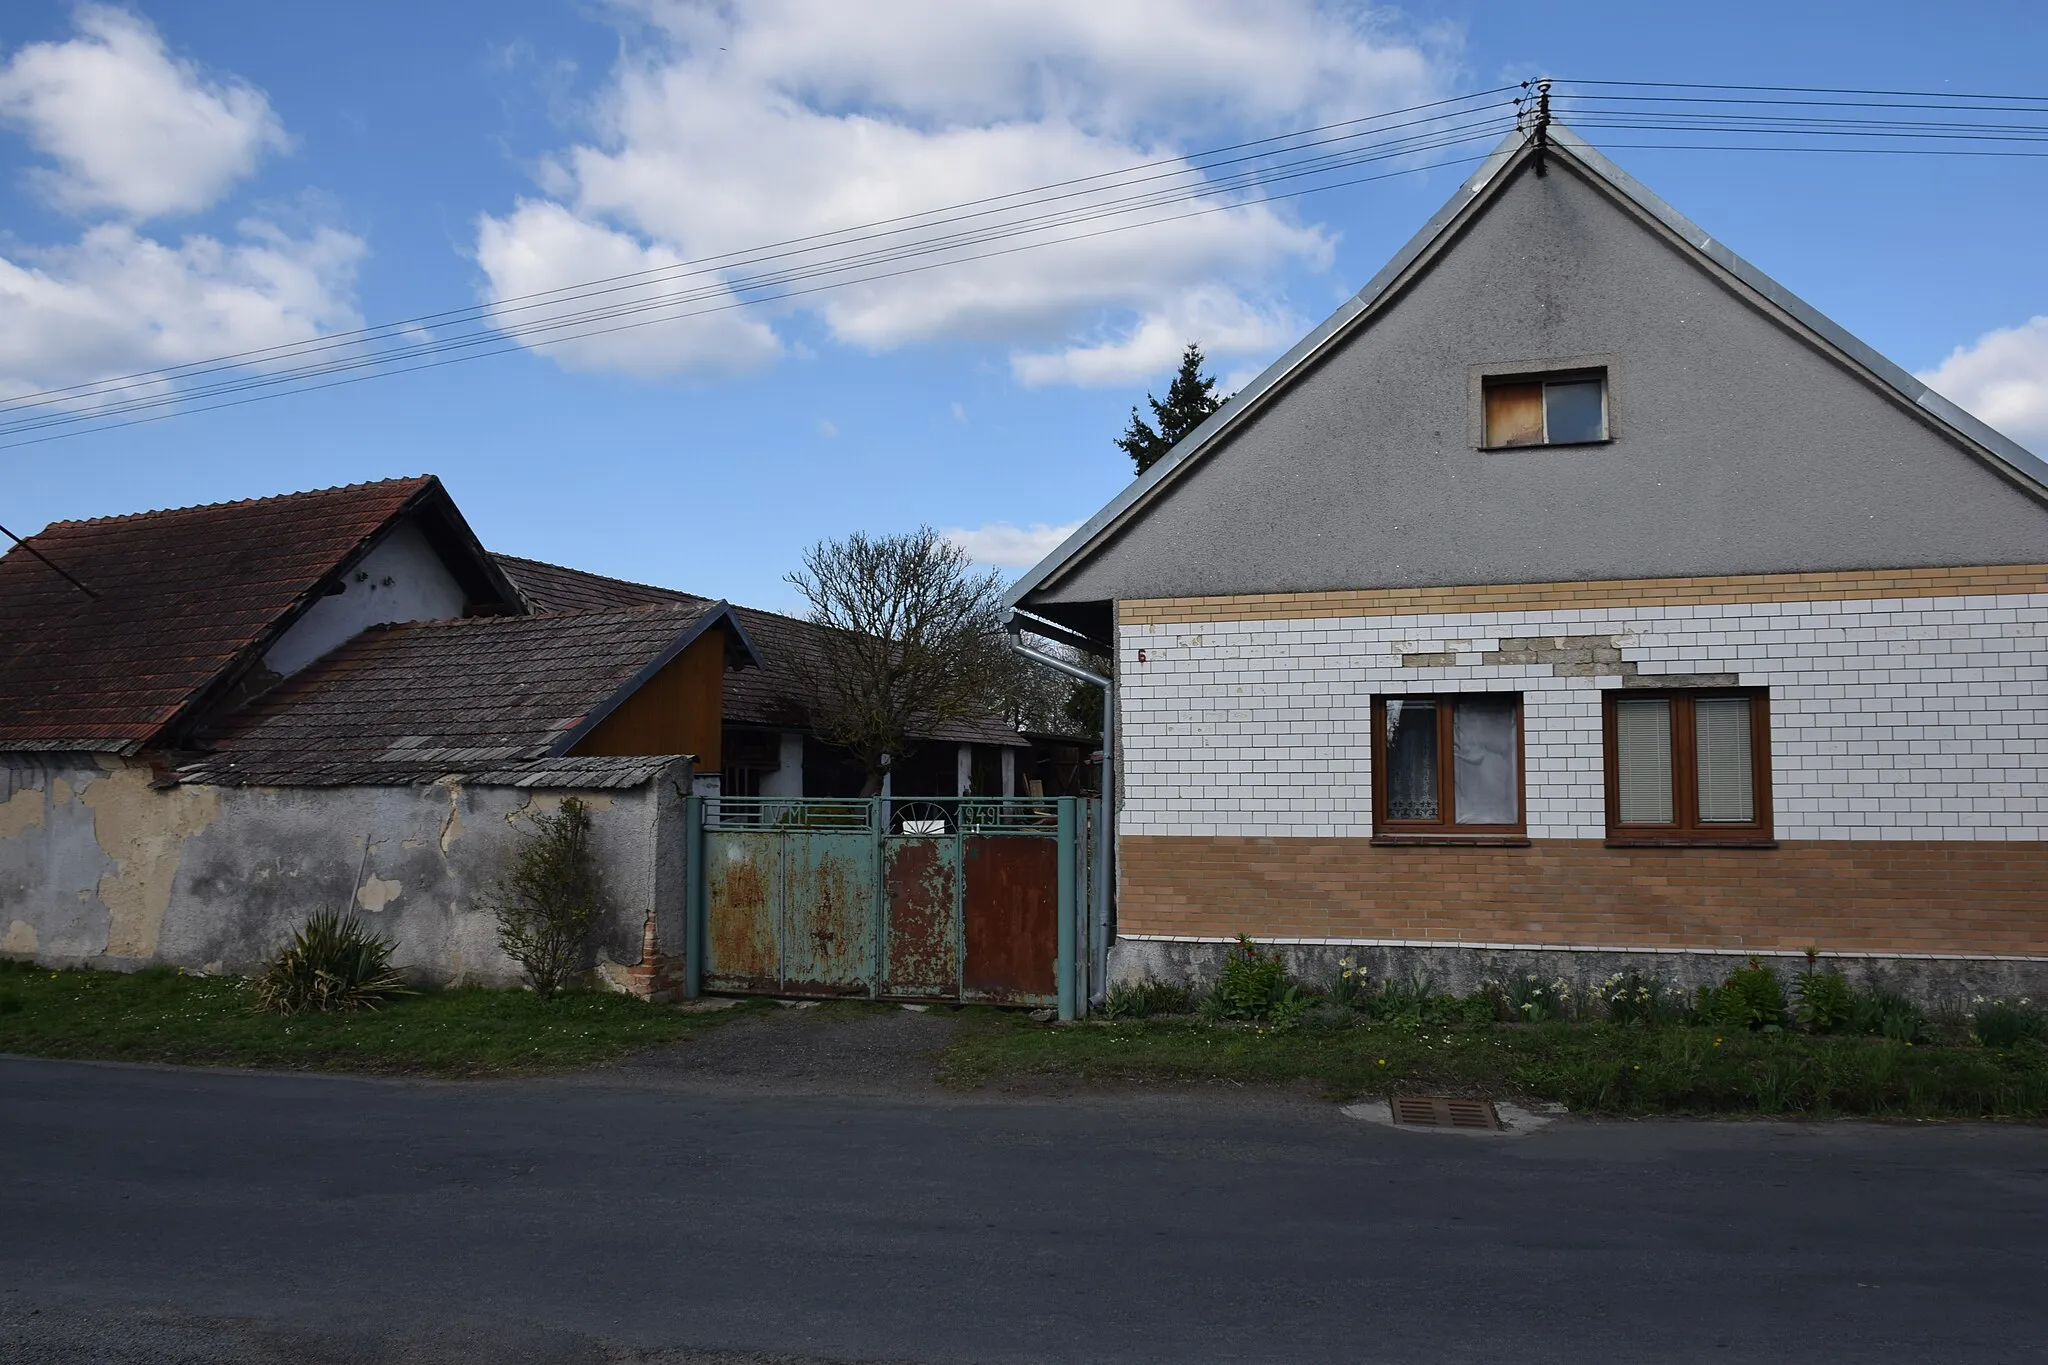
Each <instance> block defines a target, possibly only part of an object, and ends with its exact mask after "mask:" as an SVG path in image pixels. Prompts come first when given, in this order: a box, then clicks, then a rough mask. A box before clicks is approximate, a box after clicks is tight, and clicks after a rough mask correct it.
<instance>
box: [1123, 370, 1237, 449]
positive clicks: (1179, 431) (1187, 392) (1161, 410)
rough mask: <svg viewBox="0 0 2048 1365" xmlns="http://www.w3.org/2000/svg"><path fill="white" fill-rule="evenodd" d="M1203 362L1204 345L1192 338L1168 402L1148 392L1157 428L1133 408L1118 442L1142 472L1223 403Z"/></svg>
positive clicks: (1174, 378) (1214, 381) (1168, 394)
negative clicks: (1129, 423) (1203, 366)
mask: <svg viewBox="0 0 2048 1365" xmlns="http://www.w3.org/2000/svg"><path fill="white" fill-rule="evenodd" d="M1202 364H1203V360H1202V348H1201V347H1200V346H1198V345H1196V344H1195V343H1194V342H1192V341H1190V342H1189V343H1188V348H1187V350H1186V351H1184V352H1183V353H1182V354H1181V358H1180V371H1179V372H1178V373H1177V374H1175V375H1174V376H1173V383H1172V384H1171V385H1170V386H1168V388H1167V390H1166V401H1165V402H1164V403H1162V402H1160V401H1159V400H1158V399H1157V398H1154V397H1153V396H1152V395H1151V394H1149V393H1148V394H1146V395H1145V401H1146V402H1147V403H1149V404H1151V406H1152V417H1153V420H1154V421H1156V422H1158V423H1159V425H1158V427H1156V428H1155V427H1154V426H1153V425H1152V423H1151V422H1147V421H1146V420H1145V419H1144V418H1142V417H1140V416H1139V415H1138V410H1137V409H1136V408H1132V409H1131V425H1130V428H1129V429H1128V430H1126V431H1125V432H1124V434H1123V435H1122V436H1119V437H1118V438H1117V442H1116V443H1117V445H1118V447H1120V448H1121V449H1122V450H1123V452H1124V454H1126V455H1128V456H1130V457H1131V460H1132V462H1133V463H1135V464H1136V465H1137V466H1138V472H1139V473H1140V474H1142V473H1144V472H1145V471H1146V470H1148V469H1150V468H1151V467H1152V466H1153V465H1154V464H1155V463H1157V462H1158V460H1159V457H1160V456H1162V455H1164V454H1165V453H1166V452H1167V451H1169V450H1171V449H1173V447H1174V444H1175V443H1176V442H1177V441H1179V440H1180V438H1181V437H1183V436H1185V435H1187V434H1188V433H1189V432H1191V431H1193V430H1194V429H1195V428H1196V427H1198V426H1200V425H1202V423H1203V422H1205V421H1206V420H1208V417H1209V414H1210V413H1212V412H1214V411H1216V409H1218V408H1220V407H1222V406H1223V399H1221V398H1218V397H1217V396H1216V378H1215V376H1214V375H1205V374H1203V373H1202Z"/></svg>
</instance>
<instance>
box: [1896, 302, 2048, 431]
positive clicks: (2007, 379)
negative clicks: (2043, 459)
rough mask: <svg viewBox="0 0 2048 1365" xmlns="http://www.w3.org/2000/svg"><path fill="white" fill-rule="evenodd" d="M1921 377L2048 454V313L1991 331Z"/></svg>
mask: <svg viewBox="0 0 2048 1365" xmlns="http://www.w3.org/2000/svg"><path fill="white" fill-rule="evenodd" d="M1920 379H1921V381H1922V382H1923V383H1925V384H1926V385H1927V386H1928V387H1929V388H1931V389H1933V390H1934V391H1935V392H1937V393H1940V394H1942V395H1944V396H1945V397H1948V398H1951V399H1953V400H1955V401H1956V402H1957V403H1958V404H1960V405H1961V406H1962V407H1964V408H1966V409H1968V410H1969V411H1970V412H1972V413H1974V414H1975V415H1976V416H1978V417H1981V418H1982V419H1984V421H1986V422H1988V423H1990V424H1991V425H1992V426H1993V427H1996V428H1997V429H1998V430H1999V431H2002V432H2004V433H2005V434H2006V435H2007V436H2010V437H2012V438H2013V439H2014V440H2015V441H2018V442H2020V443H2021V444H2022V445H2026V446H2030V447H2032V448H2033V449H2034V450H2036V451H2039V452H2042V453H2044V454H2048V316H2044V317H2037V318H2030V319H2029V320H2027V321H2026V322H2023V323H2021V324H2020V325H2019V326H2017V327H2000V328H1996V329H1994V330H1992V331H1989V332H1986V333H1985V334H1984V335H1983V336H1981V337H1978V338H1977V339H1976V340H1975V341H1974V342H1972V343H1970V344H1969V345H1968V346H1958V347H1956V349H1955V350H1954V351H1951V352H1950V353H1949V356H1948V359H1946V360H1944V361H1942V362H1941V364H1939V365H1937V366H1935V367H1934V368H1933V369H1931V370H1922V371H1921V372H1920Z"/></svg>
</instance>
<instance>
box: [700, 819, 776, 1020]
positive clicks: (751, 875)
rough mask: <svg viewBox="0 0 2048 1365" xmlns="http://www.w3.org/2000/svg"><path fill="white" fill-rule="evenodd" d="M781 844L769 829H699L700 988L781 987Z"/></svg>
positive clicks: (757, 989)
mask: <svg viewBox="0 0 2048 1365" xmlns="http://www.w3.org/2000/svg"><path fill="white" fill-rule="evenodd" d="M782 845H783V841H782V839H780V838H779V837H777V836H776V835H774V834H773V833H763V832H760V831H736V830H706V831H705V833H704V845H703V848H704V855H703V856H704V883H705V887H704V933H703V955H704V971H703V984H704V987H705V989H707V990H714V991H734V992H739V993H743V994H752V993H756V992H764V991H776V990H779V989H781V986H782V952H781V942H782V934H781V919H782Z"/></svg>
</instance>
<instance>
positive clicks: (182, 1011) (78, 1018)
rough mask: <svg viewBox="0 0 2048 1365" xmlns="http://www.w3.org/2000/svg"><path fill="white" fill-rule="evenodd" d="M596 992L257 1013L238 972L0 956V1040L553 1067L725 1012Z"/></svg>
mask: <svg viewBox="0 0 2048 1365" xmlns="http://www.w3.org/2000/svg"><path fill="white" fill-rule="evenodd" d="M736 1012H737V1011H726V1012H724V1013H722V1014H721V1013H701V1014H700V1013H688V1012H684V1011H680V1010H674V1009H667V1008H663V1007H661V1006H656V1005H649V1004H646V1003H644V1002H642V1001H638V1000H634V999H631V998H628V997H626V996H621V995H615V994H611V993H608V992H598V991H577V992H570V993H566V994H563V995H559V996H557V997H555V998H553V999H549V1000H544V999H542V998H540V997H539V996H537V995H534V994H532V993H531V992H528V991H522V990H486V989H481V988H456V989H450V990H442V991H423V992H421V993H419V994H417V995H408V996H402V997H400V998H399V999H397V1000H394V1001H392V1002H390V1003H389V1004H387V1005H385V1006H384V1007H383V1008H381V1009H374V1010H358V1011H354V1012H351V1013H346V1014H317V1013H316V1014H300V1015H291V1016H281V1015H275V1014H260V1013H258V1012H257V1011H256V1009H255V992H254V990H253V989H252V987H251V985H250V983H249V982H248V981H245V980H243V979H241V978H238V977H206V976H193V975H185V974H181V973H179V972H176V971H173V970H170V969H168V968H152V969H150V970H147V971H140V972H133V973H126V972H97V971H63V972H53V971H49V970H47V969H39V968H33V967H29V966H26V965H23V964H20V963H9V962H0V1052H12V1053H20V1054H25V1055H32V1056H41V1057H71V1058H93V1059H99V1060H107V1061H127V1062H177V1063H184V1064H188V1065H200V1066H249V1067H272V1068H283V1069H304V1070H322V1071H365V1072H380V1073H389V1074H412V1075H423V1076H485V1075H496V1074H517V1073H530V1072H537V1071H559V1070H565V1069H571V1068H576V1067H587V1066H596V1065H601V1064H603V1063H607V1062H612V1061H616V1060H617V1059H619V1058H620V1057H623V1056H625V1055H627V1054H628V1053H631V1052H636V1051H639V1050H641V1049H643V1048H648V1047H653V1046H656V1045H659V1044H662V1043H673V1042H676V1041H679V1040H680V1039H682V1038H684V1037H686V1036H688V1035H690V1034H692V1033H694V1032H696V1031H698V1030H701V1029H704V1028H708V1027H712V1026H714V1025H715V1024H716V1023H717V1022H718V1021H719V1020H721V1019H723V1018H726V1017H728V1016H729V1015H731V1014H733V1013H736Z"/></svg>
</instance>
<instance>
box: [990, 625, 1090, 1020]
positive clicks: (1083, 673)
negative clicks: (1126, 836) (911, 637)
mask: <svg viewBox="0 0 2048 1365" xmlns="http://www.w3.org/2000/svg"><path fill="white" fill-rule="evenodd" d="M1006 628H1007V629H1008V630H1009V632H1010V648H1012V649H1014V650H1016V651H1017V652H1018V653H1019V654H1021V655H1023V656H1024V657H1025V658H1027V659H1029V660H1031V662H1033V663H1035V664H1037V665H1039V666H1040V667H1041V668H1049V669H1051V670H1052V671H1053V672H1055V673H1061V674H1065V675H1066V676H1067V677H1069V678H1072V679H1073V680H1074V681H1075V682H1083V683H1090V684H1092V685H1094V686H1096V687H1099V688H1101V689H1102V817H1101V820H1100V821H1099V824H1098V828H1097V829H1096V831H1095V929H1094V932H1093V933H1092V934H1091V935H1090V939H1091V942H1090V943H1089V945H1088V947H1089V952H1090V956H1091V959H1092V961H1091V968H1092V970H1091V971H1090V972H1089V977H1090V981H1089V992H1088V1004H1089V1007H1090V1008H1091V1009H1093V1008H1098V1007H1100V1006H1101V1004H1102V999H1103V996H1104V995H1105V994H1106V993H1107V989H1108V988H1107V984H1106V982H1105V981H1104V978H1105V977H1106V976H1108V975H1109V877H1110V869H1111V868H1112V866H1113V865H1114V863H1113V855H1112V850H1113V848H1114V846H1115V843H1116V832H1115V831H1116V758H1115V754H1116V731H1115V726H1116V684H1115V683H1114V682H1113V681H1111V680H1110V679H1108V678H1105V677H1103V676H1102V675H1101V674H1100V673H1097V672H1095V671H1093V670H1092V669H1086V668H1083V667H1081V666H1080V665H1079V664H1075V663H1069V662H1068V661H1067V660H1065V659H1062V658H1060V657H1058V656H1057V655H1053V654H1046V653H1043V652H1042V651H1039V650H1036V649H1033V648H1032V647H1031V646H1029V645H1027V644H1025V643H1024V637H1023V632H1024V631H1026V630H1030V629H1031V624H1030V622H1029V621H1028V620H1020V619H1019V618H1018V617H1017V616H1015V615H1013V616H1011V618H1010V619H1009V621H1008V622H1007V623H1006ZM1033 633H1034V634H1035V633H1036V632H1033Z"/></svg>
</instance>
